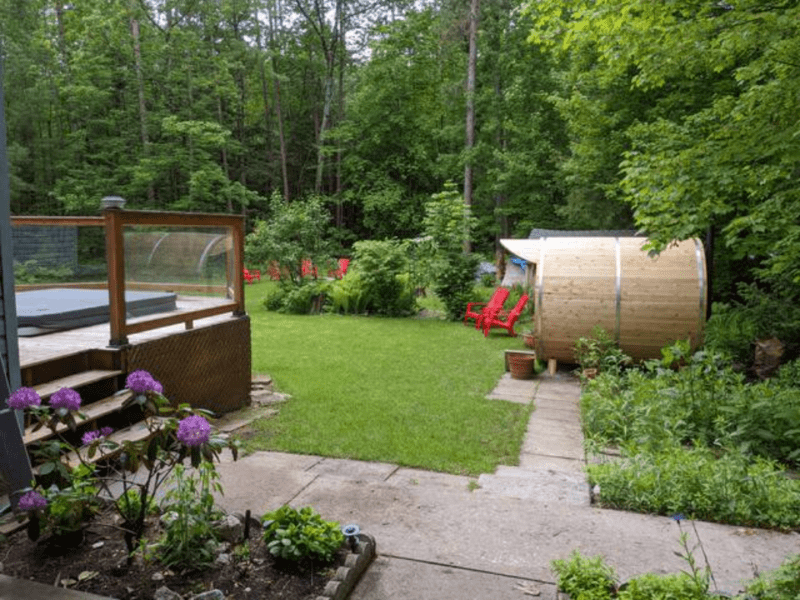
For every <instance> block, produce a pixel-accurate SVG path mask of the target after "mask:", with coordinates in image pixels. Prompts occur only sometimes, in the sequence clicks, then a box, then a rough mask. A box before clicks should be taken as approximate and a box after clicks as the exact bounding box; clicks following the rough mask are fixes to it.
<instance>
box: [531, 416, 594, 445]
mask: <svg viewBox="0 0 800 600" xmlns="http://www.w3.org/2000/svg"><path fill="white" fill-rule="evenodd" d="M550 416H552V414H551V413H542V412H539V411H536V412H534V413H533V414H532V415H531V419H530V420H529V421H528V429H527V432H526V435H533V436H535V435H537V434H540V433H544V434H561V435H564V436H568V437H572V438H577V439H579V440H582V439H583V429H582V428H581V426H580V423H577V422H575V420H574V419H572V420H570V419H553V418H549V417H550Z"/></svg>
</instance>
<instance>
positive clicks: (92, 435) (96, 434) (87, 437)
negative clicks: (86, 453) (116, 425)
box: [81, 427, 114, 446]
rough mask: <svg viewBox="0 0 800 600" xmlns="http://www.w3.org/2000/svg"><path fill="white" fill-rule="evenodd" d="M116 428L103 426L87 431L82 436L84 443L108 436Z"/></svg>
mask: <svg viewBox="0 0 800 600" xmlns="http://www.w3.org/2000/svg"><path fill="white" fill-rule="evenodd" d="M113 431H114V430H113V429H111V427H103V428H102V429H99V430H98V429H95V430H93V431H87V432H86V433H84V434H83V437H82V438H81V442H82V443H83V445H84V446H85V445H87V444H91V443H92V442H93V441H95V440H99V439H100V438H104V437H108V436H109V435H111V433H112V432H113Z"/></svg>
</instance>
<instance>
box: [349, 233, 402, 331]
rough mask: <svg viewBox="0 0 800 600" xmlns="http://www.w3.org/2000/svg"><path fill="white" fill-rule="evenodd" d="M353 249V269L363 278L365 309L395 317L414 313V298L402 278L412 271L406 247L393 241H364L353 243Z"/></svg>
mask: <svg viewBox="0 0 800 600" xmlns="http://www.w3.org/2000/svg"><path fill="white" fill-rule="evenodd" d="M353 249H354V251H355V253H354V258H353V263H352V265H351V268H353V269H354V270H356V271H357V272H358V273H359V275H360V278H361V282H362V285H363V287H364V308H365V310H367V311H369V312H371V313H375V314H380V315H387V316H391V317H395V316H401V315H406V314H409V313H411V312H412V310H413V308H414V296H413V293H412V292H411V290H410V289H409V283H408V281H409V280H408V278H403V277H401V275H403V274H404V273H407V272H408V263H407V260H406V256H405V252H404V250H403V247H402V245H401V244H400V243H399V242H396V241H392V240H381V241H376V240H364V241H360V242H356V243H355V244H353ZM348 272H349V271H348Z"/></svg>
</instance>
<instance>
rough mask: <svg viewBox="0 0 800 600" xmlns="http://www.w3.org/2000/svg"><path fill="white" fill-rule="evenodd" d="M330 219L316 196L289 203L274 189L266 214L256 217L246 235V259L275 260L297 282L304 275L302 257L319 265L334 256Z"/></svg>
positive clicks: (291, 279) (266, 261) (252, 262)
mask: <svg viewBox="0 0 800 600" xmlns="http://www.w3.org/2000/svg"><path fill="white" fill-rule="evenodd" d="M329 223H330V215H329V213H328V211H327V209H326V208H325V206H324V205H323V202H322V200H321V199H320V198H319V197H316V196H312V197H309V198H307V199H305V200H295V201H294V202H291V203H290V202H286V200H285V199H283V198H282V197H281V195H280V193H279V192H277V191H276V192H275V193H273V195H272V197H271V199H270V204H269V218H268V219H267V220H264V221H258V222H257V223H256V225H255V229H254V231H253V232H252V233H251V234H249V235H248V236H247V239H246V241H245V257H246V259H247V262H248V263H249V264H260V265H267V264H270V263H275V264H277V265H279V268H280V270H281V271H282V272H283V273H285V274H286V275H288V279H289V282H291V283H292V284H299V283H300V282H302V280H303V279H304V277H303V261H311V263H313V264H314V265H319V266H320V267H321V266H324V265H326V264H328V263H329V262H330V261H331V260H333V257H334V252H333V250H334V248H333V244H332V243H331V242H330V240H331V237H330V236H329V235H328V229H329V228H330V224H329Z"/></svg>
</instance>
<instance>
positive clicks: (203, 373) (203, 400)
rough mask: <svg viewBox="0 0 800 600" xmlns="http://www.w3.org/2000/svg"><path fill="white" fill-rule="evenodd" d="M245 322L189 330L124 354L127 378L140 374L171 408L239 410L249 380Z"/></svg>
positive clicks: (238, 320)
mask: <svg viewBox="0 0 800 600" xmlns="http://www.w3.org/2000/svg"><path fill="white" fill-rule="evenodd" d="M250 352H251V347H250V318H249V317H246V316H245V317H240V318H232V319H231V320H230V321H225V322H222V323H217V324H214V325H210V326H208V327H200V328H198V329H190V330H188V331H184V332H181V333H178V334H175V335H170V336H167V337H163V338H159V339H156V340H150V341H147V342H143V343H141V344H136V345H134V346H132V347H131V348H129V349H128V359H127V366H128V372H131V371H135V370H137V369H145V370H146V371H149V372H150V373H152V375H153V377H155V378H156V379H157V380H158V381H160V382H161V384H162V385H163V386H164V395H165V396H166V397H167V398H169V399H170V400H172V402H173V403H174V404H176V405H177V404H180V403H183V402H186V403H188V404H191V405H192V406H194V407H197V408H205V409H208V410H211V411H214V412H215V413H218V414H222V413H226V412H230V411H232V410H236V409H237V408H241V407H242V406H245V405H246V404H247V403H248V401H249V394H250V379H251V353H250Z"/></svg>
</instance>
